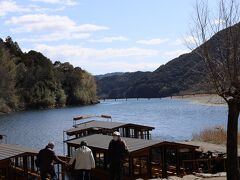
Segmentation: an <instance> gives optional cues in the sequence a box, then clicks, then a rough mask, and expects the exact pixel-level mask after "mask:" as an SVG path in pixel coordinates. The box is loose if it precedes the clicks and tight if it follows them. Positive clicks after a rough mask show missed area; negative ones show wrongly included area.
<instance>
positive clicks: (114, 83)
mask: <svg viewBox="0 0 240 180" xmlns="http://www.w3.org/2000/svg"><path fill="white" fill-rule="evenodd" d="M235 26H240V23H238V24H236V25H235ZM227 30H228V29H224V30H222V31H220V32H218V33H216V34H215V35H214V36H213V37H212V38H210V39H209V40H208V41H207V42H206V43H208V47H209V48H210V52H211V54H212V55H213V56H215V57H217V56H218V49H217V48H216V46H215V44H216V43H219V42H221V43H224V42H223V39H224V33H225V32H226V31H227ZM216 40H217V41H216ZM199 48H201V46H200V47H197V48H196V49H195V50H193V51H192V52H191V53H187V54H183V55H181V56H179V57H177V58H174V59H173V60H171V61H169V62H168V63H166V64H165V65H161V66H160V67H159V68H157V69H156V70H155V71H153V72H133V73H124V74H120V75H113V76H111V77H103V78H101V79H97V85H98V91H97V94H98V96H99V97H101V98H156V97H166V96H172V95H181V94H195V93H215V90H214V88H213V87H212V85H211V83H209V75H208V71H207V69H206V66H205V64H204V61H203V60H202V59H201V58H200V56H198V55H197V54H196V53H195V51H197V50H198V49H199Z"/></svg>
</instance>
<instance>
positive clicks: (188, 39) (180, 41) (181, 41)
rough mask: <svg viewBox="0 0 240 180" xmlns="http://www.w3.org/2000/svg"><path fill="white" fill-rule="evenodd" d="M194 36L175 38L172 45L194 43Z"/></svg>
mask: <svg viewBox="0 0 240 180" xmlns="http://www.w3.org/2000/svg"><path fill="white" fill-rule="evenodd" d="M195 41H196V40H195V38H194V37H193V36H186V37H183V38H178V39H176V41H175V42H173V45H189V44H195V43H196V42H195Z"/></svg>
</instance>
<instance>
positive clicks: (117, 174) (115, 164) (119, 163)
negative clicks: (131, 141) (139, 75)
mask: <svg viewBox="0 0 240 180" xmlns="http://www.w3.org/2000/svg"><path fill="white" fill-rule="evenodd" d="M128 153H129V152H128V149H127V146H126V144H125V142H124V141H123V140H122V139H121V138H120V133H119V132H117V131H115V132H114V133H113V139H112V140H111V141H110V143H109V146H108V157H109V163H110V180H121V178H122V167H123V160H124V158H125V156H126V155H128Z"/></svg>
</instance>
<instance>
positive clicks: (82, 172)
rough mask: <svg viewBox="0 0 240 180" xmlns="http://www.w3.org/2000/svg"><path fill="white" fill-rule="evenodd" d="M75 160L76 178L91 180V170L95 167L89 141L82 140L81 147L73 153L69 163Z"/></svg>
mask: <svg viewBox="0 0 240 180" xmlns="http://www.w3.org/2000/svg"><path fill="white" fill-rule="evenodd" d="M74 161H75V166H74V171H75V179H76V180H90V178H91V177H90V171H91V169H93V168H95V160H94V157H93V154H92V150H91V149H90V148H88V147H87V142H86V141H85V140H84V141H81V143H80V147H79V148H78V149H77V150H76V151H75V152H74V153H73V156H72V158H71V160H70V161H69V165H71V164H73V162H74Z"/></svg>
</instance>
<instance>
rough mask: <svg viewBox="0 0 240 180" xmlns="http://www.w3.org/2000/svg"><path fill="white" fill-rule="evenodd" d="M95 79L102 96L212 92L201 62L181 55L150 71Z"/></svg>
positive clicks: (196, 57) (162, 95)
mask: <svg viewBox="0 0 240 180" xmlns="http://www.w3.org/2000/svg"><path fill="white" fill-rule="evenodd" d="M96 79H97V85H98V95H99V96H100V97H102V98H137V97H138V98H155V97H166V96H171V95H178V94H191V93H203V92H212V91H211V88H210V87H209V85H208V84H209V83H208V82H209V81H208V80H207V75H206V72H205V66H204V64H203V61H201V59H199V57H198V56H197V55H195V54H194V53H189V54H184V55H181V56H179V57H178V58H175V59H173V60H171V61H169V62H168V63H167V64H165V65H162V66H160V67H159V68H158V69H156V70H155V71H153V72H133V73H124V74H120V75H113V76H110V77H105V78H101V79H98V77H96Z"/></svg>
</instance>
